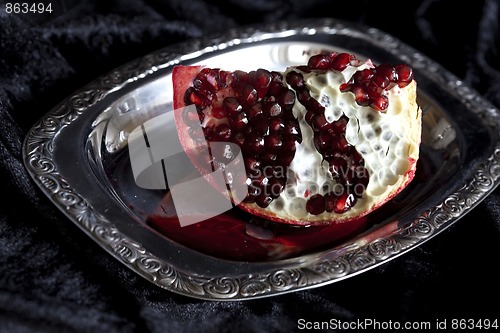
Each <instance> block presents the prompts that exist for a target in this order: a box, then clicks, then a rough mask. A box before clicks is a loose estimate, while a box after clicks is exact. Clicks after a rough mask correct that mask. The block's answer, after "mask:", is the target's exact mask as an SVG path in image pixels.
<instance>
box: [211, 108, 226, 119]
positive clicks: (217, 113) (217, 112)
mask: <svg viewBox="0 0 500 333" xmlns="http://www.w3.org/2000/svg"><path fill="white" fill-rule="evenodd" d="M211 115H212V116H213V117H214V118H216V119H223V118H226V117H227V113H226V110H224V108H212V111H211Z"/></svg>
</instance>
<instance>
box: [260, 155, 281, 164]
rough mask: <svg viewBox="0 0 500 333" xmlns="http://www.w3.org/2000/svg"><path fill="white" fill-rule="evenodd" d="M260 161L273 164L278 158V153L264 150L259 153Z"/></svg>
mask: <svg viewBox="0 0 500 333" xmlns="http://www.w3.org/2000/svg"><path fill="white" fill-rule="evenodd" d="M261 159H262V162H263V163H264V164H265V165H268V166H269V165H274V164H275V162H276V160H277V159H278V155H276V154H274V153H271V152H264V153H263V154H262V155H261Z"/></svg>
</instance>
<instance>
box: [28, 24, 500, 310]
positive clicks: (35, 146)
mask: <svg viewBox="0 0 500 333" xmlns="http://www.w3.org/2000/svg"><path fill="white" fill-rule="evenodd" d="M320 50H345V51H349V52H353V53H355V54H357V55H358V56H359V57H370V58H371V59H372V60H374V61H375V62H378V63H380V62H389V63H402V62H404V63H408V64H410V65H411V66H413V68H414V70H415V78H416V80H417V82H418V96H419V103H420V105H421V106H423V107H424V108H426V114H425V116H424V118H423V136H422V148H421V158H420V165H419V169H418V171H417V178H416V179H417V180H416V181H414V184H413V186H412V187H411V189H409V190H408V191H406V192H403V193H402V194H401V195H400V196H398V197H397V198H396V199H395V204H396V206H395V207H397V209H394V210H391V211H390V212H386V214H385V215H379V216H378V218H377V220H376V221H375V223H373V226H371V228H369V229H368V230H366V231H365V232H363V233H361V234H358V235H357V236H353V237H351V238H350V239H347V240H345V241H344V242H342V243H340V244H336V245H335V246H331V247H329V248H326V249H322V250H320V251H315V252H312V253H307V254H301V255H297V256H292V257H290V258H286V259H280V260H270V261H269V260H266V261H257V262H255V261H254V262H249V261H235V260H225V259H220V258H217V257H214V256H211V255H207V254H204V253H201V252H199V251H195V250H193V249H191V248H190V247H189V246H185V245H181V244H179V243H177V242H175V241H173V240H171V239H169V238H168V237H165V236H163V235H161V234H160V233H158V232H156V231H154V230H153V229H152V228H150V227H149V226H148V225H147V224H146V223H145V216H147V214H148V212H150V211H151V210H152V209H154V208H153V207H154V206H155V205H157V204H158V202H159V200H161V193H158V192H155V191H149V192H148V191H145V190H141V189H138V188H137V186H136V185H135V183H134V180H133V179H132V176H131V175H130V172H129V171H127V163H129V161H128V153H127V149H126V145H127V141H126V138H127V134H128V133H129V132H130V131H131V130H133V129H134V128H135V127H136V126H138V125H140V124H141V123H142V122H144V121H145V120H147V119H150V118H151V117H154V116H157V115H159V114H161V113H163V112H165V110H168V109H170V108H171V102H172V101H171V97H170V96H171V93H172V86H171V82H170V80H171V77H170V76H171V75H170V74H171V69H172V66H173V65H174V64H178V63H181V64H207V65H208V66H216V67H223V68H225V69H236V68H238V69H247V70H248V69H255V68H257V67H264V68H270V69H277V70H282V69H284V68H285V67H286V66H288V65H296V64H299V63H303V62H304V61H305V59H306V58H307V56H308V55H310V54H312V53H315V52H317V51H320ZM498 128H500V116H499V112H498V110H497V109H495V108H494V107H493V106H492V105H491V104H490V103H488V102H487V101H486V100H485V99H483V98H482V97H481V96H479V95H478V94H477V93H476V92H475V91H473V90H472V89H471V88H469V87H467V86H466V85H464V84H463V83H462V82H461V81H460V80H459V79H458V78H456V77H455V76H453V75H452V74H450V73H449V72H448V71H446V70H445V69H444V68H442V67H441V66H440V65H438V64H436V63H435V62H433V61H432V60H430V59H429V58H427V57H426V56H425V55H423V54H422V53H420V52H418V51H416V50H414V49H412V48H410V47H409V46H407V45H405V44H403V43H402V42H400V41H398V40H397V39H395V38H394V37H391V36H389V35H387V34H385V33H383V32H381V31H379V30H376V29H373V28H366V27H363V26H357V25H352V24H348V23H345V22H340V21H336V20H314V21H302V22H298V23H273V24H270V25H267V26H263V27H259V28H255V27H249V28H245V29H237V30H232V31H229V32H227V33H225V34H223V35H220V36H217V37H211V38H201V39H195V40H190V41H189V42H186V43H182V44H178V45H174V46H169V47H167V48H165V49H162V50H159V51H157V52H154V53H151V54H149V55H147V56H145V57H143V58H140V59H137V60H136V61H133V62H131V63H129V64H126V65H125V66H122V67H120V68H118V69H116V70H114V71H112V72H111V73H109V74H108V75H105V76H103V77H101V78H99V79H97V80H95V81H94V82H92V83H91V84H89V85H87V86H85V87H83V88H82V89H80V90H78V91H77V92H75V93H74V94H73V95H71V96H69V97H68V98H67V99H65V100H64V101H62V102H61V103H60V104H59V105H58V106H57V107H55V108H54V109H52V110H51V111H50V112H48V113H47V114H46V115H45V116H44V117H43V118H42V119H40V121H38V122H37V123H36V124H35V125H34V126H33V128H32V129H31V130H30V132H29V133H28V135H27V137H26V140H25V145H24V151H23V152H24V161H25V165H26V167H27V169H28V171H29V173H30V174H31V176H32V177H33V179H34V181H35V182H36V184H38V185H39V186H40V188H41V189H42V191H43V192H44V193H45V194H46V195H47V196H48V197H49V198H50V199H51V200H52V202H53V203H54V205H55V206H57V207H58V208H59V209H60V210H61V211H62V212H64V214H66V215H67V216H68V218H69V220H70V221H72V222H73V223H75V224H76V225H78V226H79V227H80V228H81V229H82V230H83V231H84V232H85V233H86V234H87V235H88V236H90V237H91V238H92V239H93V240H94V241H95V242H97V243H98V244H99V245H100V246H102V247H103V248H104V249H105V250H106V251H108V252H109V253H110V254H111V255H112V256H114V257H115V258H116V259H118V260H119V261H121V262H122V263H123V264H124V265H125V266H126V267H128V268H130V269H131V270H133V271H134V272H136V273H138V274H139V275H141V276H143V277H144V278H146V279H147V280H149V281H151V282H152V283H153V284H155V285H157V286H159V287H162V288H165V289H166V290H169V291H172V292H175V293H179V294H183V295H186V296H190V297H195V298H200V299H207V300H237V299H252V298H256V297H266V296H273V295H278V294H282V293H286V292H292V291H297V290H303V289H307V288H314V287H319V286H322V285H326V284H329V283H333V282H336V281H340V280H342V279H345V278H349V277H351V276H353V275H355V274H359V273H361V272H364V271H366V270H368V269H371V268H373V267H375V266H377V265H380V264H382V263H384V262H387V261H388V260H391V259H393V258H395V257H397V256H399V255H401V254H403V253H405V252H407V251H408V250H411V249H412V248H415V247H417V246H419V245H420V244H422V243H423V242H425V241H426V240H428V239H430V238H431V237H434V236H436V235H437V234H439V233H440V232H441V231H442V230H443V229H445V228H446V227H449V226H450V225H452V224H453V223H455V222H456V221H457V220H458V219H459V218H461V217H462V216H463V215H464V214H466V213H467V212H469V211H470V210H471V209H472V208H474V207H475V206H476V205H477V204H478V203H479V202H480V201H481V200H483V199H484V198H485V197H486V196H487V195H488V194H489V193H490V192H491V191H492V190H493V189H494V188H495V187H496V186H497V185H498V179H499V175H500V166H499V162H500V145H499V144H500V142H499V138H498V136H499V131H498ZM228 250H229V249H228Z"/></svg>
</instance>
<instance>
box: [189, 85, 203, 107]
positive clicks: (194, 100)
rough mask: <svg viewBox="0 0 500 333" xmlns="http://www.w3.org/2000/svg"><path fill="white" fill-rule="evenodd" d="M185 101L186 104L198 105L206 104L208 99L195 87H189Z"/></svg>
mask: <svg viewBox="0 0 500 333" xmlns="http://www.w3.org/2000/svg"><path fill="white" fill-rule="evenodd" d="M184 103H185V104H186V105H191V104H194V105H196V106H203V107H204V106H206V105H207V103H206V100H205V99H204V98H203V97H202V96H201V95H200V94H199V93H198V91H197V90H196V89H194V88H193V87H190V88H188V90H186V93H185V94H184Z"/></svg>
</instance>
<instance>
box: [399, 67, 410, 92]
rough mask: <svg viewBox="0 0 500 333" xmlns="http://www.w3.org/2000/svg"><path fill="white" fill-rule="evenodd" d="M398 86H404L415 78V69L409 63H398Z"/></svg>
mask: <svg viewBox="0 0 500 333" xmlns="http://www.w3.org/2000/svg"><path fill="white" fill-rule="evenodd" d="M396 72H397V75H398V81H397V82H398V86H399V87H400V88H403V87H405V86H407V85H408V84H409V83H410V82H411V81H412V80H413V69H412V68H411V67H410V66H408V65H397V66H396Z"/></svg>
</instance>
